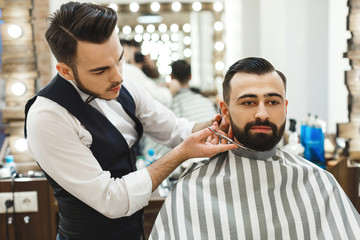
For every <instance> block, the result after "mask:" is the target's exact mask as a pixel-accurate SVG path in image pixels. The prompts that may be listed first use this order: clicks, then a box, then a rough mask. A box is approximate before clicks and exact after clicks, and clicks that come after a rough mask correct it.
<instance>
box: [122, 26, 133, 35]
mask: <svg viewBox="0 0 360 240" xmlns="http://www.w3.org/2000/svg"><path fill="white" fill-rule="evenodd" d="M122 32H123V33H124V34H130V33H131V27H130V26H128V25H126V26H124V27H123V29H122Z"/></svg>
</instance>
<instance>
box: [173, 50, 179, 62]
mask: <svg viewBox="0 0 360 240" xmlns="http://www.w3.org/2000/svg"><path fill="white" fill-rule="evenodd" d="M179 58H180V56H179V54H178V53H177V52H173V53H172V54H171V59H172V60H173V61H177V60H179Z"/></svg>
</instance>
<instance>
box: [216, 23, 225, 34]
mask: <svg viewBox="0 0 360 240" xmlns="http://www.w3.org/2000/svg"><path fill="white" fill-rule="evenodd" d="M214 29H215V31H217V32H220V31H222V30H223V29H224V24H223V23H222V22H220V21H217V22H215V23H214Z"/></svg>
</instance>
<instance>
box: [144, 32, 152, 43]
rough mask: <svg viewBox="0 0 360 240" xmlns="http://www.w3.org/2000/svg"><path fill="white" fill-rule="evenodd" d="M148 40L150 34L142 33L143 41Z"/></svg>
mask: <svg viewBox="0 0 360 240" xmlns="http://www.w3.org/2000/svg"><path fill="white" fill-rule="evenodd" d="M150 38H151V36H150V33H144V35H143V39H144V41H150Z"/></svg>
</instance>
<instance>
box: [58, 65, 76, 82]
mask: <svg viewBox="0 0 360 240" xmlns="http://www.w3.org/2000/svg"><path fill="white" fill-rule="evenodd" d="M56 69H57V70H58V72H59V74H60V75H61V76H62V77H63V78H65V79H67V80H74V79H75V77H74V72H73V70H72V69H71V67H69V66H68V65H66V64H65V63H63V62H58V63H57V64H56Z"/></svg>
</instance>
